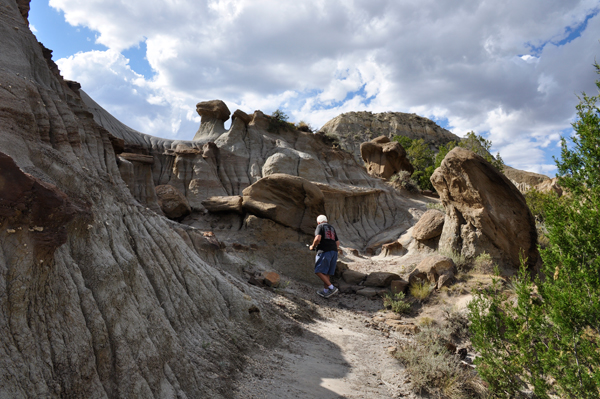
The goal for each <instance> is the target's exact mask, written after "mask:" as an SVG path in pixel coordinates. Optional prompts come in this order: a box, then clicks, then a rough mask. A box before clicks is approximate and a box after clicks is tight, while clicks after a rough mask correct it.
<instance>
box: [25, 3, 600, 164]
mask: <svg viewBox="0 0 600 399" xmlns="http://www.w3.org/2000/svg"><path fill="white" fill-rule="evenodd" d="M599 11H600V0H579V1H578V0H496V1H491V0H446V1H441V0H127V1H121V0H50V1H48V0H33V1H32V3H31V12H30V17H29V20H30V23H31V25H32V30H33V31H34V33H35V34H36V36H37V38H38V40H40V41H41V42H42V43H44V44H45V45H46V47H48V48H50V49H53V50H54V56H53V58H54V60H55V61H56V62H57V64H58V65H59V67H60V69H61V71H62V74H63V76H65V78H67V79H72V80H76V81H78V82H80V83H81V85H82V87H83V89H84V90H85V91H86V92H87V93H88V94H90V95H91V96H92V98H94V99H95V100H96V101H97V102H98V103H99V104H100V105H102V106H103V107H104V108H106V109H107V110H108V111H110V112H111V113H112V114H113V115H115V116H116V117H117V118H118V119H120V120H121V121H122V122H124V123H125V124H127V125H129V126H131V127H132V128H134V129H137V130H139V131H141V132H144V133H148V134H152V135H154V136H160V137H166V138H179V139H187V140H189V139H191V138H192V137H193V136H194V134H195V132H196V130H197V129H198V126H199V122H200V118H199V116H198V115H197V114H196V111H195V104H196V103H197V102H199V101H206V100H212V99H221V100H223V101H225V102H226V103H227V105H228V107H229V108H230V110H231V111H232V112H233V111H234V110H235V109H237V108H239V109H241V110H243V111H245V112H247V113H252V112H253V111H254V110H256V109H260V110H262V111H263V112H265V113H269V114H270V113H271V112H273V111H274V110H275V109H277V108H280V109H282V110H284V111H285V112H286V113H287V114H288V115H289V116H290V121H296V122H297V121H300V120H304V121H306V122H308V123H310V124H311V125H312V126H313V127H320V126H322V125H323V124H324V123H325V122H327V121H328V120H330V119H331V118H333V117H335V116H337V115H339V114H340V113H343V112H348V111H363V110H369V111H373V112H385V111H400V112H414V113H417V114H419V115H421V116H425V117H429V118H431V119H433V120H435V121H436V122H437V123H438V124H440V125H441V126H443V127H446V128H447V129H450V130H451V131H453V132H454V133H456V134H458V135H459V136H462V135H464V134H465V133H466V132H468V131H470V130H474V131H475V132H476V133H478V134H481V135H483V136H485V137H487V138H488V139H490V140H491V141H492V143H493V147H492V149H493V152H494V153H495V152H496V151H500V154H501V155H502V157H503V158H504V160H505V162H506V163H507V164H509V165H511V166H514V167H517V168H520V169H525V170H530V171H534V172H539V173H545V174H548V175H554V173H555V171H556V169H555V167H554V162H553V160H552V155H557V154H558V153H559V151H558V147H557V145H558V140H559V137H560V136H561V135H562V136H568V135H569V134H570V133H571V131H572V129H571V125H570V123H571V122H572V121H573V118H574V116H575V105H576V104H577V103H578V99H577V94H579V93H581V92H583V91H585V92H587V93H588V94H596V92H597V90H596V88H595V85H594V81H595V80H596V78H597V75H596V74H595V70H594V68H593V63H594V59H596V58H597V59H598V61H599V62H600V42H599V39H600V15H599Z"/></svg>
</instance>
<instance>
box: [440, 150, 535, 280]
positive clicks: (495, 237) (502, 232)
mask: <svg viewBox="0 0 600 399" xmlns="http://www.w3.org/2000/svg"><path fill="white" fill-rule="evenodd" d="M431 182H432V183H433V185H434V187H435V188H436V190H437V192H438V193H439V194H440V198H441V200H442V203H443V205H444V208H445V209H446V216H445V220H444V227H443V231H442V234H441V237H440V241H439V246H440V248H442V249H445V250H451V251H456V252H458V253H460V254H462V255H463V256H465V257H467V258H474V257H476V256H477V255H479V254H481V253H483V252H487V253H488V254H490V255H491V256H492V257H493V258H495V259H496V260H497V261H499V262H501V264H502V265H504V266H506V267H508V268H511V269H512V270H515V269H516V268H518V267H519V265H520V257H523V258H526V259H527V262H528V264H529V266H530V267H532V268H534V267H535V265H536V264H537V262H538V258H539V254H538V250H537V247H536V245H537V233H536V228H535V220H534V218H533V216H532V214H531V212H530V211H529V208H528V207H527V204H526V203H525V198H524V197H523V195H522V194H521V193H520V192H519V190H518V189H517V188H516V187H515V186H514V184H512V183H511V182H510V180H509V179H508V178H507V177H506V176H504V175H503V174H502V173H500V172H498V171H497V170H496V169H495V168H494V167H493V166H492V165H490V164H489V163H488V162H487V161H485V160H484V159H483V158H482V157H480V156H478V155H476V154H474V153H473V152H471V151H469V150H466V149H464V148H460V147H456V148H454V149H453V150H452V151H450V152H449V153H448V155H446V158H444V160H443V161H442V164H441V166H440V167H439V168H438V169H436V170H435V172H434V174H433V175H432V176H431Z"/></svg>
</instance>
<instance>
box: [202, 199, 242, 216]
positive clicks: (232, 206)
mask: <svg viewBox="0 0 600 399" xmlns="http://www.w3.org/2000/svg"><path fill="white" fill-rule="evenodd" d="M202 206H204V207H205V208H206V209H207V210H208V211H209V212H234V213H240V214H241V213H242V197H241V196H239V195H231V196H221V197H208V198H207V199H205V200H204V201H202Z"/></svg>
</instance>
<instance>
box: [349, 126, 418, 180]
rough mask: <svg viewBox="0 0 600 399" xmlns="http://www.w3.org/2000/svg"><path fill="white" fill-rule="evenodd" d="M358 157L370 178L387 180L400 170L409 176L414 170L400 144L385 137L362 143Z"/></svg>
mask: <svg viewBox="0 0 600 399" xmlns="http://www.w3.org/2000/svg"><path fill="white" fill-rule="evenodd" d="M360 156H361V157H362V159H363V161H364V162H365V165H366V167H367V171H368V172H369V174H371V175H372V176H376V177H382V178H384V179H389V178H390V177H392V175H394V174H396V173H398V172H399V171H401V170H406V171H408V172H409V173H410V174H412V173H413V172H414V170H415V169H414V168H413V166H412V165H411V163H410V161H409V160H408V158H407V157H406V151H405V150H404V148H403V147H402V146H401V145H400V143H397V142H391V141H390V139H389V138H388V137H387V136H380V137H377V138H376V139H374V140H372V141H368V142H366V143H362V144H361V145H360Z"/></svg>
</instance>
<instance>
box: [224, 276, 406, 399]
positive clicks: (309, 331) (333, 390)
mask: <svg viewBox="0 0 600 399" xmlns="http://www.w3.org/2000/svg"><path fill="white" fill-rule="evenodd" d="M288 298H292V299H295V301H296V303H297V302H298V301H299V298H302V299H303V300H305V301H307V302H305V303H306V305H305V306H307V307H308V308H311V309H312V311H311V316H312V317H311V319H307V320H300V322H299V323H298V328H297V329H289V330H286V331H287V332H286V334H285V336H284V337H283V339H282V341H281V342H282V344H281V345H280V346H279V347H278V348H277V349H275V350H272V351H264V352H260V353H255V354H253V355H252V356H251V357H250V358H249V359H248V367H247V368H246V369H245V370H244V372H243V373H240V374H239V375H238V376H237V385H236V388H235V390H234V392H235V398H240V399H241V398H382V399H383V398H395V397H416V396H413V395H412V394H411V393H410V387H409V386H408V385H407V384H405V381H406V379H407V376H406V374H405V372H404V369H403V367H402V366H401V365H400V363H399V362H398V361H397V360H396V359H395V358H393V357H392V356H391V355H390V353H389V351H388V348H389V347H391V346H395V345H396V338H395V337H394V336H386V335H384V334H382V333H381V332H379V331H377V330H374V329H372V328H370V327H369V326H368V324H367V322H368V321H369V320H371V318H372V316H373V315H375V314H376V313H377V312H378V311H379V310H380V309H381V307H382V302H381V299H375V300H372V299H367V298H364V297H360V296H356V295H347V294H340V295H338V296H335V297H333V298H330V299H329V300H326V299H322V298H320V297H318V296H317V295H316V294H315V290H313V289H312V288H308V287H306V286H304V285H299V284H290V286H289V287H287V288H286V289H285V290H282V291H280V293H278V294H276V295H275V296H274V298H273V301H274V302H275V303H276V304H278V306H279V307H281V308H282V309H284V312H287V313H290V311H289V310H290V309H293V308H294V305H291V304H290V302H291V301H290V299H288ZM293 312H294V311H293V310H291V313H292V314H293Z"/></svg>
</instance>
